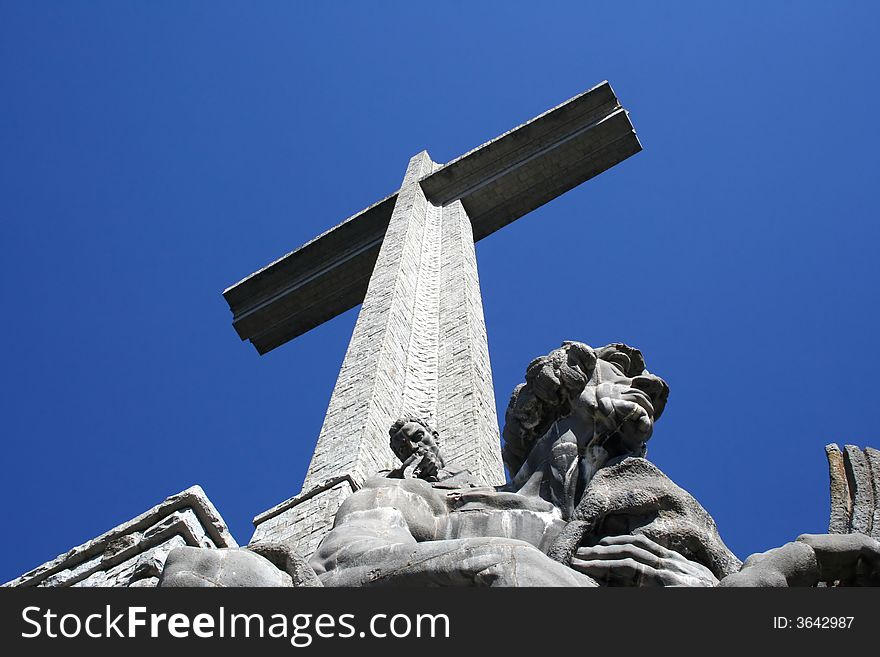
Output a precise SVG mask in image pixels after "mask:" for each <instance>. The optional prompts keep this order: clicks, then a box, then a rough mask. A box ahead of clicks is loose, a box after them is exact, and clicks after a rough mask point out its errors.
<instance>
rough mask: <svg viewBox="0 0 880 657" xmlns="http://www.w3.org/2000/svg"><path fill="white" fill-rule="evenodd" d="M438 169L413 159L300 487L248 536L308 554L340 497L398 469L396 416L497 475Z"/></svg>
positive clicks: (462, 242) (486, 397)
mask: <svg viewBox="0 0 880 657" xmlns="http://www.w3.org/2000/svg"><path fill="white" fill-rule="evenodd" d="M436 166H437V165H435V163H434V162H432V161H431V159H430V157H429V156H428V154H427V152H425V151H423V152H422V153H419V154H418V155H416V156H414V157H413V158H412V159H411V160H410V163H409V166H408V167H407V171H406V175H405V177H404V181H403V184H402V185H401V188H400V191H399V192H398V196H397V199H396V201H395V206H394V210H393V212H392V215H391V219H390V221H389V224H388V229H387V231H386V233H385V236H384V240H383V242H382V246H381V249H380V252H379V256H378V259H377V261H376V265H375V268H374V270H373V273H372V275H371V277H370V282H369V285H368V288H367V293H366V296H365V298H364V302H363V305H362V307H361V311H360V314H359V315H358V319H357V323H356V324H355V328H354V332H353V335H352V338H351V342H350V343H349V346H348V351H347V352H346V355H345V359H344V361H343V364H342V368H341V370H340V373H339V378H338V379H337V382H336V386H335V388H334V390H333V394H332V396H331V399H330V405H329V408H328V410H327V415H326V417H325V419H324V424H323V426H322V428H321V433H320V435H319V437H318V444H317V446H316V448H315V452H314V455H313V457H312V461H311V463H310V465H309V469H308V471H307V473H306V478H305V482H304V484H303V492H302V493H301V494H300V495H298V496H297V497H295V498H292V499H291V500H288V501H287V502H285V503H282V504H281V505H279V506H278V507H275V508H274V509H271V510H270V511H267V512H266V513H264V514H262V516H259V517H258V518H257V519H255V522H256V523H257V530H256V533H255V535H254V540H269V539H271V540H285V541H289V542H292V543H293V544H295V545H296V546H297V548H298V549H299V551H300V552H301V553H302V554H304V555H307V554H311V552H313V551H314V549H315V548H316V547H317V544H318V543H319V542H320V539H321V538H322V537H323V535H324V534H325V533H326V532H327V531H328V530H329V529H330V527H331V526H332V521H333V517H334V516H335V514H336V510H337V509H338V507H339V504H341V502H342V500H343V499H344V498H345V497H346V496H347V495H348V494H350V492H351V491H352V490H354V489H356V488H357V487H359V486H360V485H361V484H362V483H363V481H364V480H365V479H366V478H368V477H370V476H372V475H375V474H376V473H377V472H378V471H380V470H382V469H387V468H390V467H392V466H393V465H394V462H395V457H394V455H393V453H392V452H391V450H390V448H389V446H388V429H389V427H390V426H391V424H392V423H393V422H394V420H396V419H397V418H398V417H400V416H401V415H404V414H415V415H419V416H422V417H424V418H426V419H430V420H432V421H433V422H434V423H435V424H436V425H437V428H438V429H439V430H440V434H441V447H442V449H443V451H444V454H445V455H446V456H447V458H449V459H450V460H451V461H454V462H455V463H456V465H458V466H461V467H465V468H467V469H468V470H470V471H471V473H472V474H474V475H475V476H476V477H477V478H479V479H480V480H481V481H483V482H484V483H486V484H487V485H496V484H501V483H504V472H503V469H502V466H501V457H500V440H499V432H498V422H497V419H496V415H495V395H494V390H493V387H492V374H491V368H490V365H489V353H488V344H487V340H486V328H485V321H484V319H483V308H482V300H481V297H480V288H479V277H478V275H477V267H476V256H475V253H474V238H473V233H472V231H471V223H470V219H469V218H468V216H467V213H466V212H465V210H464V207H463V206H462V204H461V202H460V201H457V200H456V201H454V202H452V203H450V204H448V205H446V206H441V205H436V204H433V203H431V202H430V201H429V200H428V199H427V197H426V196H425V193H424V191H423V190H422V187H421V185H420V183H419V181H420V179H422V178H424V177H425V176H427V175H428V174H430V173H431V172H432V171H433V170H434V169H435V168H436Z"/></svg>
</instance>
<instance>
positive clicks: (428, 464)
mask: <svg viewBox="0 0 880 657" xmlns="http://www.w3.org/2000/svg"><path fill="white" fill-rule="evenodd" d="M390 445H391V449H392V450H393V451H394V453H395V455H397V458H399V459H400V460H401V462H403V463H406V461H407V460H408V459H409V458H410V457H411V456H413V455H414V454H417V455H419V456H421V457H422V459H421V461H420V463H419V465H418V470H419V474H418V476H420V477H422V478H425V479H426V478H430V477H435V476H436V475H437V472H438V471H439V470H440V468H442V467H443V457H441V456H440V447H439V446H438V445H437V441H436V439H435V436H434V433H433V432H432V431H430V430H428V429H426V428H425V427H424V426H422V425H421V424H419V423H418V422H406V423H404V424H403V426H401V427H400V429H398V430H397V431H396V432H395V433H394V434H392V435H391V441H390Z"/></svg>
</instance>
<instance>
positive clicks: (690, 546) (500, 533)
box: [310, 342, 740, 587]
mask: <svg viewBox="0 0 880 657" xmlns="http://www.w3.org/2000/svg"><path fill="white" fill-rule="evenodd" d="M667 394H668V388H667V387H666V384H665V383H664V382H663V381H662V380H661V379H659V378H658V377H656V376H654V375H652V374H650V373H649V372H648V371H647V370H646V369H645V368H644V359H643V358H642V356H641V354H640V353H639V352H638V350H636V349H633V348H631V347H627V346H626V345H620V344H616V345H608V346H607V347H604V348H602V349H598V350H593V349H591V348H590V347H588V346H587V345H584V344H582V343H574V342H569V343H565V344H564V345H563V346H562V347H561V348H560V349H558V350H555V351H554V352H552V353H551V354H549V355H548V356H545V357H542V358H539V359H536V361H534V362H533V363H532V364H531V365H530V366H529V368H528V370H527V374H526V383H525V384H524V385H523V386H520V387H518V388H517V390H516V392H515V393H514V395H513V397H512V399H511V408H510V409H509V412H508V422H509V423H512V426H508V427H506V428H505V435H506V436H507V435H511V436H516V437H517V439H518V443H517V446H516V447H517V449H516V450H515V451H516V455H515V457H514V456H510V455H509V458H508V465H511V464H513V463H514V462H516V463H518V464H519V467H518V470H517V471H516V473H515V476H514V478H513V481H512V482H510V483H509V484H506V485H503V486H494V487H492V486H486V485H484V484H482V483H480V482H479V481H469V480H468V479H467V477H462V474H466V473H462V472H461V471H457V469H456V468H455V467H454V463H452V459H450V458H448V457H447V456H446V455H445V454H441V453H440V450H441V449H443V446H442V445H440V447H439V448H438V447H437V445H436V444H435V442H434V441H433V440H431V439H430V438H431V436H430V435H429V432H428V431H426V430H425V429H426V428H427V425H426V424H424V423H420V422H418V421H414V420H412V419H410V420H408V421H406V420H402V421H400V422H397V423H395V425H394V426H393V427H392V429H391V434H392V436H391V438H392V444H395V441H396V442H397V444H402V445H405V444H406V443H410V444H411V445H412V446H413V447H411V448H410V449H401V448H399V449H397V450H396V451H397V452H398V454H399V456H401V457H402V458H403V457H407V455H408V454H416V455H420V456H421V457H424V455H423V454H421V453H420V450H422V451H424V450H425V449H429V450H435V451H436V452H437V454H436V458H435V459H433V461H434V462H436V463H443V464H445V466H444V468H443V469H442V470H441V471H440V475H439V476H438V475H436V474H435V473H436V469H431V468H427V469H425V468H421V469H419V468H415V469H412V468H407V467H404V468H398V469H395V470H392V471H391V472H390V473H389V476H387V477H376V478H372V479H369V480H367V481H366V482H365V483H364V486H363V488H361V489H360V490H358V491H357V492H356V493H354V494H353V495H351V496H350V497H349V498H348V499H346V500H345V502H344V503H343V504H342V506H341V507H340V509H339V512H338V514H337V517H336V522H335V525H334V528H333V530H332V531H331V532H330V533H329V534H328V535H327V537H326V538H325V539H324V541H323V542H322V543H321V544H320V546H319V547H318V550H317V551H316V552H315V554H314V555H313V557H312V558H311V560H310V564H311V566H312V567H313V568H314V570H315V572H316V573H317V574H318V577H319V578H320V579H321V581H322V582H323V583H324V585H325V586H386V585H425V586H427V585H434V586H585V587H589V586H597V585H618V586H619V585H625V586H649V585H661V586H669V585H681V586H714V585H715V584H717V582H718V579H719V578H720V577H722V576H724V575H726V574H729V573H731V572H733V571H735V570H737V569H738V567H739V565H740V564H739V561H738V560H737V559H736V557H735V556H733V554H731V553H730V551H729V550H727V548H726V547H725V546H724V544H723V542H722V541H721V539H720V537H718V534H717V531H716V530H715V525H714V522H712V519H711V518H710V517H709V515H708V513H706V512H705V510H703V509H702V507H700V506H699V504H697V503H696V501H695V500H693V498H691V497H690V496H689V495H687V493H685V492H684V491H683V490H681V489H680V488H678V487H676V486H675V485H674V484H672V483H671V482H669V480H668V479H666V477H665V476H664V475H663V474H662V473H661V472H660V471H659V470H657V469H656V467H654V466H653V465H651V464H650V463H648V462H647V461H645V460H644V459H643V458H640V457H641V456H643V455H644V453H645V447H646V443H647V442H648V440H649V439H650V437H651V433H652V430H653V422H654V420H655V418H656V417H657V416H659V413H660V411H662V408H663V406H664V404H665V401H666V396H667ZM658 409H659V410H658ZM541 431H543V433H540V432H541ZM397 432H403V433H404V434H405V437H404V438H401V437H400V436H399V435H395V434H396V433H397ZM517 459H518V460H517ZM420 471H421V472H422V473H423V475H422V476H419V474H418V473H419V472H420ZM594 484H595V485H594Z"/></svg>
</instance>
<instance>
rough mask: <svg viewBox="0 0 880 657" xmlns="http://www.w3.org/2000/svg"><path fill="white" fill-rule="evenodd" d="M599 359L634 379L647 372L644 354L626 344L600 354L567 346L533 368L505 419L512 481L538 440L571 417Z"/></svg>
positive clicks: (504, 452) (531, 365)
mask: <svg viewBox="0 0 880 657" xmlns="http://www.w3.org/2000/svg"><path fill="white" fill-rule="evenodd" d="M599 358H601V359H603V360H611V361H613V362H615V363H617V364H618V365H620V366H621V368H622V369H623V372H624V374H625V375H626V376H628V377H636V376H639V375H640V374H643V373H646V370H645V359H644V358H643V357H642V352H641V351H639V350H638V349H636V348H634V347H630V346H628V345H625V344H623V343H621V342H615V343H612V344H609V345H606V346H604V347H600V348H599V349H593V348H592V347H590V346H589V345H586V344H584V343H583V342H563V343H562V346H561V347H559V348H558V349H554V350H553V351H551V352H550V353H549V354H547V355H546V356H540V357H538V358H536V359H535V360H533V361H532V362H531V363H529V366H528V367H527V368H526V376H525V379H526V381H525V383H521V384H519V385H518V386H517V387H516V388H514V390H513V394H511V396H510V402H509V403H508V405H507V412H506V413H505V417H504V434H503V435H504V447H503V448H502V450H501V454H502V458H503V460H504V464H505V465H506V466H507V470H508V472H510V475H511V476H515V475H516V473H517V472H518V471H519V469H520V467H522V464H523V463H524V462H525V459H526V457H527V456H528V454H529V452H530V451H531V449H532V446H533V445H534V443H535V441H536V440H538V439H539V438H540V437H541V436H543V435H544V434H545V433H547V430H548V429H549V428H550V427H551V425H552V424H553V423H554V422H555V421H556V420H558V419H559V418H561V417H565V416H566V415H568V414H569V413H570V412H571V402H572V400H573V399H576V398H577V397H578V395H580V394H581V392H583V390H584V387H586V385H587V382H588V381H589V380H590V377H591V376H592V374H593V369H594V368H595V367H596V360H597V359H599ZM660 410H661V411H662V409H660ZM657 416H658V417H659V412H658V414H657Z"/></svg>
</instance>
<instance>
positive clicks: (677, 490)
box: [549, 458, 742, 579]
mask: <svg viewBox="0 0 880 657" xmlns="http://www.w3.org/2000/svg"><path fill="white" fill-rule="evenodd" d="M626 535H639V536H644V537H646V538H648V539H650V540H651V541H653V542H654V543H656V544H658V545H660V546H662V547H664V548H667V549H669V550H672V551H674V552H675V553H677V554H680V555H681V556H683V557H684V558H686V559H688V560H690V561H695V562H697V563H700V564H703V565H704V566H706V568H708V569H709V570H710V571H711V573H712V575H714V576H715V577H716V578H718V579H721V578H722V577H725V576H726V575H730V574H731V573H734V572H737V571H738V570H739V569H740V566H741V565H742V563H741V562H740V560H739V559H737V558H736V556H735V555H734V554H733V553H732V552H731V551H730V550H729V549H728V548H727V546H726V545H725V544H724V542H723V541H722V540H721V537H720V536H719V534H718V529H717V528H716V526H715V522H714V520H712V517H711V516H710V515H709V514H708V512H707V511H706V510H705V509H704V508H703V507H702V506H701V505H700V504H699V502H697V501H696V500H695V499H694V498H693V496H691V495H690V493H688V492H687V491H686V490H684V489H683V488H681V487H679V486H677V485H676V484H674V483H673V482H672V481H671V480H670V479H669V478H668V477H666V475H664V474H663V473H662V472H661V471H660V469H659V468H657V466H655V465H654V464H653V463H650V462H649V461H647V460H645V459H642V458H626V459H623V460H622V461H620V462H618V463H616V464H614V465H608V466H606V467H604V468H602V469H600V470H599V471H598V472H597V473H596V474H595V475H594V476H593V478H592V479H591V480H590V482H589V485H588V486H587V489H586V491H585V493H584V495H583V497H582V498H581V500H580V502H579V504H578V507H577V509H576V510H575V513H574V516H573V518H572V520H571V522H569V523H568V524H567V525H566V527H565V529H564V530H563V531H562V532H561V534H560V535H559V536H558V537H557V539H556V540H555V541H554V543H553V545H552V546H551V547H550V550H549V553H550V556H552V557H553V558H554V559H557V560H559V561H562V562H563V563H571V562H572V560H573V559H576V558H577V553H578V549H579V548H581V547H583V546H595V545H599V544H601V541H602V540H603V539H606V538H607V537H615V536H626ZM615 575H616V574H615Z"/></svg>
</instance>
